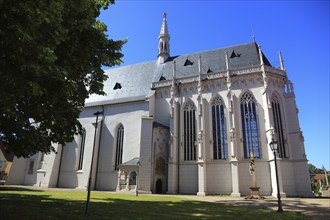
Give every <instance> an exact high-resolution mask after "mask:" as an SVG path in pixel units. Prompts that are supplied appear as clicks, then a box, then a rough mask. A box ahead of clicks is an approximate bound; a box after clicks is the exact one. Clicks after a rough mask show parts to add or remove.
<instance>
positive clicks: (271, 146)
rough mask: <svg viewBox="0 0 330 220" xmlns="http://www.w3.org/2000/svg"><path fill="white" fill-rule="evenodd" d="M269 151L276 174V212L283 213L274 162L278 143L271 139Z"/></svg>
mask: <svg viewBox="0 0 330 220" xmlns="http://www.w3.org/2000/svg"><path fill="white" fill-rule="evenodd" d="M269 146H270V149H271V150H272V151H273V153H274V162H275V174H276V186H277V202H278V210H277V211H278V212H283V209H282V201H281V194H280V186H279V183H278V172H277V161H276V151H277V146H278V143H277V141H275V140H274V138H272V141H271V142H270V143H269Z"/></svg>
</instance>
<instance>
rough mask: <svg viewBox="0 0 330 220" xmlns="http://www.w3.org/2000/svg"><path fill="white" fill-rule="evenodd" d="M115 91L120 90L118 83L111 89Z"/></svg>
mask: <svg viewBox="0 0 330 220" xmlns="http://www.w3.org/2000/svg"><path fill="white" fill-rule="evenodd" d="M116 89H121V85H120V83H118V82H116V84H115V86H114V87H113V90H116Z"/></svg>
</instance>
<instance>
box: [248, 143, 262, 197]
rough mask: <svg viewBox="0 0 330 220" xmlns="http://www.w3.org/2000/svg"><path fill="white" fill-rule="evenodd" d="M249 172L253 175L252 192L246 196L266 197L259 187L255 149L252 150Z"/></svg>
mask: <svg viewBox="0 0 330 220" xmlns="http://www.w3.org/2000/svg"><path fill="white" fill-rule="evenodd" d="M249 172H250V174H251V176H252V186H251V187H250V189H251V192H250V195H248V196H247V197H245V199H264V197H262V196H260V192H259V189H260V187H258V186H257V177H256V165H255V161H254V154H253V150H252V149H251V150H250V164H249Z"/></svg>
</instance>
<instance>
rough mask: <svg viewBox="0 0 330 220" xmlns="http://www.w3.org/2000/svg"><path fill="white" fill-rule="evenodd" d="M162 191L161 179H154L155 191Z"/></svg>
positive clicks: (158, 192)
mask: <svg viewBox="0 0 330 220" xmlns="http://www.w3.org/2000/svg"><path fill="white" fill-rule="evenodd" d="M162 192H163V182H162V180H161V179H158V180H157V181H156V193H157V194H161V193H162Z"/></svg>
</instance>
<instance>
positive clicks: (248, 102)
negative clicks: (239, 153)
mask: <svg viewBox="0 0 330 220" xmlns="http://www.w3.org/2000/svg"><path fill="white" fill-rule="evenodd" d="M241 120H242V134H243V148H244V158H250V151H252V152H253V155H254V157H255V158H260V157H261V156H260V143H259V131H258V121H257V111H256V100H255V98H254V96H253V95H252V93H251V92H246V93H244V94H243V96H242V98H241Z"/></svg>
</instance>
